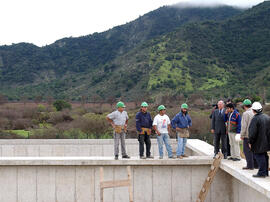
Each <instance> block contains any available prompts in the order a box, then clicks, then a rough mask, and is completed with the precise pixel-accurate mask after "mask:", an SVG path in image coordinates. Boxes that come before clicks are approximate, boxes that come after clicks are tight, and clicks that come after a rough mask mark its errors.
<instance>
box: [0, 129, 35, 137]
mask: <svg viewBox="0 0 270 202" xmlns="http://www.w3.org/2000/svg"><path fill="white" fill-rule="evenodd" d="M5 132H8V133H14V134H16V135H19V136H21V137H24V138H28V137H29V136H30V135H31V131H28V130H6V131H5Z"/></svg>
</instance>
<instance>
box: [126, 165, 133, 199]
mask: <svg viewBox="0 0 270 202" xmlns="http://www.w3.org/2000/svg"><path fill="white" fill-rule="evenodd" d="M127 173H128V181H129V186H128V192H129V201H130V202H133V187H132V180H131V169H130V166H127Z"/></svg>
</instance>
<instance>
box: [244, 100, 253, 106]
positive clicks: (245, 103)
mask: <svg viewBox="0 0 270 202" xmlns="http://www.w3.org/2000/svg"><path fill="white" fill-rule="evenodd" d="M251 104H252V102H251V101H250V100H249V99H245V100H244V102H243V105H251Z"/></svg>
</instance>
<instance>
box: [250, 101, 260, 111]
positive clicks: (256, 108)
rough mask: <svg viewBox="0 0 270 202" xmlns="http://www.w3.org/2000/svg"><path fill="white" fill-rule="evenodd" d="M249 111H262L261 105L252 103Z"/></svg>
mask: <svg viewBox="0 0 270 202" xmlns="http://www.w3.org/2000/svg"><path fill="white" fill-rule="evenodd" d="M251 109H253V110H256V111H257V110H261V109H262V105H261V103H259V102H254V103H253V104H252V107H251Z"/></svg>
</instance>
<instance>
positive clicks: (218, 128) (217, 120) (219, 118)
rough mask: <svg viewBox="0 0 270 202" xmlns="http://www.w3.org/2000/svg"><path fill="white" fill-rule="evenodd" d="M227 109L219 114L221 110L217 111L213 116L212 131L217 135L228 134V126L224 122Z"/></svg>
mask: <svg viewBox="0 0 270 202" xmlns="http://www.w3.org/2000/svg"><path fill="white" fill-rule="evenodd" d="M224 114H225V109H223V110H222V113H219V109H216V110H215V111H214V112H213V114H212V126H211V129H213V130H215V133H222V134H225V133H226V125H225V121H224Z"/></svg>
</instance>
